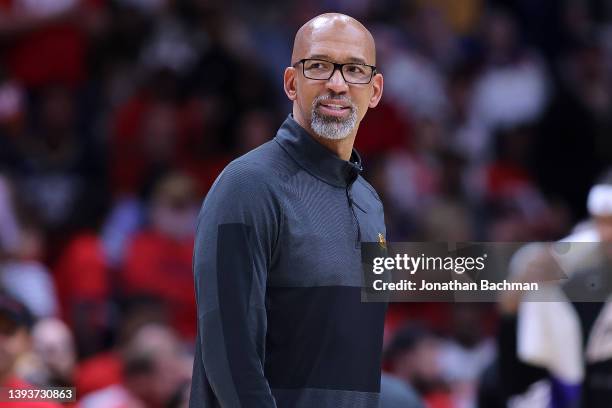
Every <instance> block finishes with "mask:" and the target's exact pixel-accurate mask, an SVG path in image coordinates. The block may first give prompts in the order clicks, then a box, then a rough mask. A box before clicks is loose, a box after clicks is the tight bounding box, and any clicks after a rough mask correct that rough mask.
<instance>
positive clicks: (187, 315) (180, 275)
mask: <svg viewBox="0 0 612 408" xmlns="http://www.w3.org/2000/svg"><path fill="white" fill-rule="evenodd" d="M196 191H197V190H196V186H195V183H194V181H193V179H191V178H189V177H187V176H185V175H183V174H178V173H175V174H169V175H167V176H166V177H164V178H162V179H161V180H160V181H159V183H158V184H157V185H156V186H155V188H154V190H153V195H152V198H151V203H150V208H149V225H148V228H146V229H145V230H143V231H142V232H140V233H138V234H137V235H136V236H135V237H134V238H133V240H132V242H131V243H130V245H129V248H128V250H127V254H126V261H125V266H124V269H123V271H122V282H123V286H122V289H123V294H124V295H126V296H136V295H148V296H153V297H156V298H159V299H160V300H162V301H163V302H164V304H165V305H166V306H167V307H168V311H169V315H170V320H171V322H172V324H173V325H174V327H175V328H176V330H177V331H178V332H179V333H180V334H181V335H182V336H184V337H185V338H187V339H193V338H194V336H195V324H196V307H195V294H194V289H193V275H192V272H191V260H192V259H191V258H192V254H193V243H194V234H195V224H196V217H197V214H198V209H199V204H200V203H199V198H198V196H197V194H196Z"/></svg>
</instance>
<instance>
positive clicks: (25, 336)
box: [0, 295, 60, 408]
mask: <svg viewBox="0 0 612 408" xmlns="http://www.w3.org/2000/svg"><path fill="white" fill-rule="evenodd" d="M33 321H34V320H33V318H32V315H31V314H30V313H29V312H28V310H27V309H26V308H25V306H23V305H22V304H20V303H19V302H17V301H15V300H14V299H11V298H10V297H7V296H4V295H0V385H1V386H2V387H7V388H11V389H28V388H34V387H33V385H31V384H29V383H28V382H26V381H25V380H24V379H23V376H22V373H23V372H26V373H27V372H28V370H29V366H30V365H31V364H30V362H29V361H28V360H29V357H28V354H29V352H30V329H31V327H32V324H33ZM2 406H3V407H7V408H18V407H22V406H24V404H23V403H18V402H15V403H12V402H3V403H2ZM27 406H29V407H32V408H37V407H39V408H45V407H47V408H59V407H60V405H59V404H55V403H51V402H28V403H27Z"/></svg>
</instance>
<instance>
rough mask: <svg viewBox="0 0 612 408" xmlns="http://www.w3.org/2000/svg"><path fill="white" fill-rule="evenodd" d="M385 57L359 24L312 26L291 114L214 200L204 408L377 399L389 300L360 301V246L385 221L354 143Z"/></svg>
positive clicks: (199, 293)
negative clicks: (379, 56) (379, 63)
mask: <svg viewBox="0 0 612 408" xmlns="http://www.w3.org/2000/svg"><path fill="white" fill-rule="evenodd" d="M375 64H376V60H375V49H374V40H373V38H372V35H371V34H370V33H369V32H368V30H366V29H365V27H363V26H362V25H361V24H360V23H359V22H358V21H356V20H354V19H353V18H351V17H348V16H345V15H341V14H323V15H320V16H318V17H315V18H314V19H312V20H310V21H309V22H307V23H306V24H305V25H304V26H303V27H301V28H300V29H299V31H298V33H297V35H296V37H295V43H294V47H293V55H292V59H291V66H290V67H288V68H287V69H286V70H285V75H284V87H285V92H286V94H287V96H288V97H289V99H290V100H291V101H293V113H292V115H290V116H289V117H288V118H287V119H286V120H285V122H284V123H283V124H282V126H281V128H280V129H279V131H278V133H277V134H276V137H275V138H274V139H273V140H271V141H269V142H267V143H265V144H264V145H262V146H261V147H259V148H257V149H255V150H253V151H251V152H249V153H247V154H246V155H244V156H242V157H240V158H239V159H237V160H235V161H234V162H232V163H231V164H230V165H229V166H228V167H227V168H226V169H225V170H224V171H223V172H222V173H221V175H220V176H219V178H218V179H217V181H216V182H215V184H214V185H213V187H212V188H211V190H210V192H209V194H208V196H207V197H206V199H205V201H204V204H203V207H202V210H201V212H200V215H199V223H198V230H197V234H196V243H195V250H194V274H195V285H196V298H197V304H198V341H197V342H196V356H195V362H194V371H193V381H192V389H191V399H190V406H191V407H192V408H196V407H197V408H201V407H206V408H209V407H210V408H212V407H223V408H235V407H241V408H255V407H257V408H273V407H276V408H289V407H291V408H312V407H317V408H342V407H346V408H348V407H350V408H374V407H378V400H379V389H380V362H381V361H380V360H381V355H380V354H381V348H382V331H383V320H384V313H385V309H386V305H385V304H381V303H378V304H376V303H370V304H367V303H362V302H361V296H360V291H361V288H360V286H361V283H362V276H361V254H360V248H361V243H362V242H368V241H370V242H372V241H373V242H380V243H381V245H383V244H384V234H385V225H384V220H383V208H382V204H381V202H380V199H379V198H378V195H377V194H376V192H375V191H374V189H373V188H372V187H371V186H370V185H369V184H368V183H367V182H366V181H365V180H364V179H363V178H362V177H361V176H360V172H361V171H362V167H361V159H360V157H359V155H358V154H357V152H356V151H355V150H353V148H352V147H353V142H354V141H355V137H356V134H357V129H358V126H359V123H360V122H361V120H362V119H363V117H364V115H365V113H366V111H367V109H368V108H374V107H375V106H376V105H377V104H378V102H379V100H380V98H381V96H382V91H383V77H382V75H381V74H380V73H378V72H377V71H376V67H375Z"/></svg>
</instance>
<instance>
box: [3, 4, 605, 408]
mask: <svg viewBox="0 0 612 408" xmlns="http://www.w3.org/2000/svg"><path fill="white" fill-rule="evenodd" d="M330 10H333V11H340V12H344V13H347V14H349V15H351V16H354V17H356V18H357V19H359V20H360V21H362V22H363V23H364V24H365V25H366V26H367V27H368V28H370V29H371V31H372V33H373V34H374V36H375V38H376V41H377V51H378V60H377V66H378V67H379V70H380V71H381V72H382V73H383V74H384V76H385V92H384V96H383V101H382V104H381V105H380V106H379V107H378V108H376V109H375V110H371V111H370V112H369V113H368V115H367V116H366V119H365V120H364V122H363V123H362V125H361V127H360V131H359V135H358V138H357V142H356V147H357V148H358V150H359V151H360V153H361V154H362V157H363V158H364V167H365V172H366V178H367V179H368V180H369V181H370V182H371V183H372V184H373V185H374V186H375V188H376V189H377V190H378V192H379V193H380V195H381V197H382V200H383V202H384V205H385V212H386V217H387V220H386V222H387V228H388V237H387V239H388V240H390V241H422V240H424V241H448V240H450V241H536V240H555V239H559V238H561V237H562V236H564V235H566V234H567V233H568V232H569V231H570V230H571V228H572V226H573V225H574V224H575V223H576V222H578V221H579V220H581V219H583V218H584V217H585V216H586V209H585V202H586V195H587V192H588V189H589V188H590V186H591V185H592V184H593V182H594V180H595V178H596V177H597V175H598V174H599V173H600V172H601V171H602V170H603V169H604V167H605V166H606V165H607V164H609V163H610V162H611V159H612V138H611V137H610V130H611V128H612V126H611V125H612V121H611V119H612V115H611V113H612V70H611V68H612V24H610V22H611V20H610V17H612V5H610V3H609V2H607V1H604V0H593V1H580V0H564V1H557V0H540V1H528V0H514V1H510V0H509V1H484V0H461V1H453V0H435V1H425V0H413V1H401V0H384V1H380V0H379V1H373V0H359V1H356V0H353V1H349V0H318V1H310V2H298V1H295V2H285V1H273V0H268V1H260V2H247V1H237V0H227V1H224V2H219V1H205V0H201V1H198V0H114V1H110V0H61V1H60V0H0V58H1V61H2V63H1V66H0V287H1V288H2V291H3V293H4V294H5V295H8V296H11V297H13V298H15V299H17V300H19V301H20V302H21V303H23V304H25V305H26V306H27V307H28V309H29V311H30V312H31V314H32V315H33V316H34V317H35V319H36V320H37V321H38V323H37V324H36V325H35V326H34V327H33V330H32V331H31V332H30V335H29V336H26V337H24V338H23V339H22V340H21V341H22V343H23V347H21V348H20V349H19V352H18V353H17V354H18V357H19V359H18V360H17V365H16V372H17V373H18V374H19V375H21V376H23V377H24V378H26V379H27V380H28V381H30V382H31V383H34V384H65V385H76V387H77V392H78V395H79V397H80V398H81V397H86V396H87V394H88V393H90V392H93V391H95V390H100V389H106V390H107V391H108V390H109V389H108V388H104V387H107V386H109V385H111V384H123V385H122V386H120V387H117V386H116V387H115V388H111V389H112V390H115V391H117V390H121V391H125V390H130V392H132V395H131V396H130V397H129V398H134V396H135V395H139V393H144V394H149V395H147V397H146V398H150V401H148V404H149V405H150V406H153V405H152V404H154V401H156V400H157V401H161V400H165V399H167V398H169V397H170V396H172V397H173V398H174V402H175V403H176V405H175V406H179V404H180V403H181V400H183V402H184V396H185V395H184V392H183V393H181V392H182V391H181V390H186V389H187V388H186V387H184V386H183V384H184V383H185V382H186V381H188V380H189V375H190V371H191V361H190V358H191V356H190V352H191V350H192V346H193V338H194V333H195V320H196V316H195V307H194V301H193V289H192V274H191V253H192V244H193V228H192V226H193V222H194V219H195V216H196V214H197V210H198V208H199V205H200V203H201V200H202V199H203V197H204V195H205V193H206V191H207V189H208V188H209V187H210V185H211V183H212V182H213V181H214V179H215V177H216V176H217V174H218V173H219V171H220V170H221V169H222V168H223V167H224V166H225V165H226V164H227V163H228V162H229V161H230V160H232V159H233V158H235V157H237V156H238V155H240V154H242V153H244V152H246V151H248V150H250V149H251V148H254V147H256V146H257V145H259V144H261V143H263V142H265V141H266V140H268V139H270V138H271V137H272V136H273V135H274V134H275V131H276V129H277V127H278V126H279V124H280V123H281V122H282V120H283V118H284V117H285V116H286V115H287V114H288V113H289V111H290V104H289V102H288V101H287V100H286V97H285V95H284V93H283V91H282V82H281V78H282V72H283V70H284V68H285V67H286V66H287V65H288V63H289V58H290V53H291V46H292V41H293V36H294V34H295V31H296V30H297V28H298V27H299V26H300V25H301V24H303V22H305V21H307V20H308V19H310V18H311V17H313V16H314V15H316V14H319V13H321V12H324V11H330ZM3 296H4V295H3ZM11 307H13V306H11ZM7 308H8V309H10V307H8V306H6V307H5V308H4V309H7ZM13 308H14V307H13ZM4 309H3V310H4ZM11 310H12V309H11ZM5 314H6V313H5ZM54 318H59V319H60V320H59V321H58V320H53V319H54ZM7 319H8V318H7V317H3V318H2V319H0V320H3V321H4V320H7ZM9 320H10V319H9ZM498 321H499V319H498V316H497V313H496V311H495V308H494V307H491V305H445V304H403V305H392V306H391V308H390V312H389V316H388V321H387V330H386V339H387V340H388V341H389V340H390V339H391V338H392V337H393V334H394V332H395V331H396V330H397V329H398V328H400V327H403V326H405V325H409V326H412V329H411V330H408V332H406V333H408V334H406V336H405V337H406V338H405V339H404V340H405V342H404V346H405V347H407V348H410V349H411V350H413V349H415V350H416V351H415V352H414V353H412V354H410V356H409V357H406V361H404V362H403V363H402V364H405V365H406V367H408V368H406V373H405V374H406V375H405V376H404V378H405V379H406V381H408V382H411V385H412V386H413V387H414V388H415V389H417V391H419V392H421V393H422V394H423V396H424V397H425V398H426V400H427V401H428V404H429V405H428V406H429V407H470V406H474V403H475V400H476V393H477V389H478V384H479V377H480V376H481V375H482V372H483V370H484V369H485V367H487V365H488V364H489V363H490V362H491V361H492V360H493V359H494V358H495V353H496V352H495V335H496V329H497V326H498V325H497V323H498ZM62 322H63V323H62ZM151 322H155V323H156V324H155V325H152V324H149V323H151ZM2 336H7V334H6V333H3V334H2ZM423 338H424V339H426V341H424V342H422V341H421V339H423ZM415 339H417V340H418V341H417V340H415ZM400 343H401V342H400ZM416 343H418V344H420V346H418V347H417V346H415V344H416ZM4 344H5V342H3V340H0V347H3V345H4ZM149 351H150V352H151V353H152V354H151V353H148V352H149ZM151 355H154V356H155V357H151ZM390 356H391V357H393V356H394V354H393V353H391V354H390ZM3 359H4V360H3ZM8 360H10V359H8ZM6 361H7V358H6V356H4V357H2V358H0V368H2V367H3V364H2V362H4V368H2V370H5V369H6V367H5V366H6ZM390 366H393V362H387V368H388V367H390ZM143 373H145V374H147V375H143ZM162 384H163V385H165V386H162ZM153 389H155V390H157V391H156V392H148V393H147V392H143V390H145V391H146V390H149V391H150V390H153ZM105 397H106V398H110V399H109V400H104V401H105V402H104V403H103V404H102V405H100V406H105V407H113V406H115V405H112V404H117V403H118V402H117V401H122V399H121V398H127V397H126V396H125V395H124V394H121V393H120V392H118V391H117V392H116V393H115V394H113V393H112V392H111V393H108V392H107V394H105ZM143 398H144V397H143ZM109 401H111V402H112V404H109V405H105V404H107V403H108V402H109ZM89 406H95V405H89Z"/></svg>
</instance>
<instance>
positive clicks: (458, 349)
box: [440, 303, 496, 407]
mask: <svg viewBox="0 0 612 408" xmlns="http://www.w3.org/2000/svg"><path fill="white" fill-rule="evenodd" d="M451 312H452V315H451V322H452V323H451V325H452V328H451V333H450V334H451V335H450V337H449V338H448V339H446V340H445V341H442V344H441V347H440V349H441V350H440V366H441V369H442V372H443V377H444V378H445V380H446V381H447V382H448V383H449V384H452V388H453V394H454V396H455V400H456V401H457V403H456V406H458V407H473V406H475V404H476V394H477V392H476V390H477V387H478V381H479V378H480V375H481V374H482V372H483V371H484V370H485V368H487V367H488V366H489V365H490V364H491V363H492V361H493V359H494V357H495V354H496V349H495V341H494V339H493V338H491V337H487V336H485V334H484V333H483V331H484V324H483V322H485V321H486V319H485V313H484V312H485V306H484V305H481V304H471V303H456V304H454V305H453V307H452V309H451Z"/></svg>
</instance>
